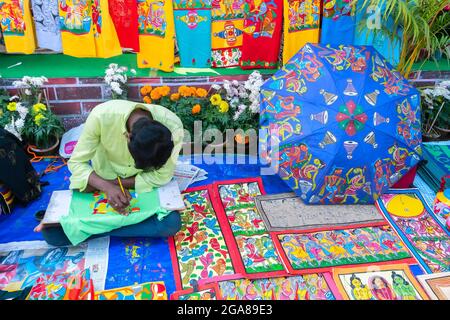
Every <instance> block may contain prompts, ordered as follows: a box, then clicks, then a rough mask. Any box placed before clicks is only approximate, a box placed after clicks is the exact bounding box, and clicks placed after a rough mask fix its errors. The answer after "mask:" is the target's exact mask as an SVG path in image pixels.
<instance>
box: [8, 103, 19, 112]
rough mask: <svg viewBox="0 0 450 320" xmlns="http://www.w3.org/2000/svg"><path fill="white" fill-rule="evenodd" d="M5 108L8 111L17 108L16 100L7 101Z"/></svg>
mask: <svg viewBox="0 0 450 320" xmlns="http://www.w3.org/2000/svg"><path fill="white" fill-rule="evenodd" d="M6 109H8V110H9V111H16V110H17V102H10V103H8V105H7V106H6Z"/></svg>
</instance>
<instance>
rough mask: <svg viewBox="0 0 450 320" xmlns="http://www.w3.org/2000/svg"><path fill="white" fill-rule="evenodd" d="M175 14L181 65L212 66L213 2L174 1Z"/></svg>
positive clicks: (200, 0)
mask: <svg viewBox="0 0 450 320" xmlns="http://www.w3.org/2000/svg"><path fill="white" fill-rule="evenodd" d="M173 10H174V11H173V14H174V20H175V31H176V39H177V45H178V49H179V53H180V66H181V67H188V68H209V67H210V66H211V2H206V1H205V2H203V1H202V0H194V1H191V2H187V1H184V0H174V1H173Z"/></svg>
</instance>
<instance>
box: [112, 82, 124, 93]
mask: <svg viewBox="0 0 450 320" xmlns="http://www.w3.org/2000/svg"><path fill="white" fill-rule="evenodd" d="M111 90H112V91H114V92H115V93H117V94H119V95H120V94H122V92H123V90H122V89H121V88H120V84H119V83H118V82H111Z"/></svg>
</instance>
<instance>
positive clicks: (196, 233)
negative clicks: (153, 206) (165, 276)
mask: <svg viewBox="0 0 450 320" xmlns="http://www.w3.org/2000/svg"><path fill="white" fill-rule="evenodd" d="M183 199H184V203H185V205H186V209H185V210H183V211H181V213H180V214H181V220H182V227H181V230H180V231H178V233H177V234H176V235H175V236H174V237H173V238H170V239H169V244H170V249H171V254H172V259H173V269H174V273H175V282H176V286H177V289H178V290H182V289H188V288H193V287H194V286H195V285H196V284H197V283H198V282H199V281H200V280H204V279H211V278H213V279H214V278H215V277H224V276H227V275H232V274H234V273H235V268H234V265H233V263H232V261H231V255H230V252H229V250H228V248H227V246H226V243H225V240H224V235H223V232H222V230H221V228H220V226H219V222H218V217H217V214H216V212H215V211H214V208H213V206H212V203H211V188H209V187H199V188H192V189H188V190H187V191H186V192H185V193H183Z"/></svg>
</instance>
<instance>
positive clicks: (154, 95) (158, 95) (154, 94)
mask: <svg viewBox="0 0 450 320" xmlns="http://www.w3.org/2000/svg"><path fill="white" fill-rule="evenodd" d="M150 98H152V100H158V99H160V98H161V93H160V92H159V90H158V88H155V89H153V90H152V92H150Z"/></svg>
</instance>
